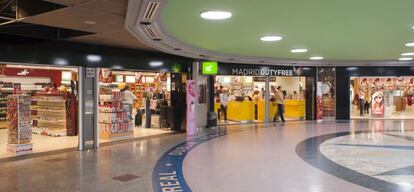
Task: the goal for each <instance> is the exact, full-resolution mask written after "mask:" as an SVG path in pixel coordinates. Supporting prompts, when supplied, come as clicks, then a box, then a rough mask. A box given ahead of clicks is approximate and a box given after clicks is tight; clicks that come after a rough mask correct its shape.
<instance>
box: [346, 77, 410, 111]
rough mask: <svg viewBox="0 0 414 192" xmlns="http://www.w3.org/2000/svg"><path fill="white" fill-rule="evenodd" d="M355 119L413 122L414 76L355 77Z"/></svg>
mask: <svg viewBox="0 0 414 192" xmlns="http://www.w3.org/2000/svg"><path fill="white" fill-rule="evenodd" d="M350 82H351V85H350V87H351V88H350V103H351V105H350V116H351V118H352V119H361V118H362V119H364V118H380V119H410V118H414V113H412V106H413V94H414V77H351V81H350Z"/></svg>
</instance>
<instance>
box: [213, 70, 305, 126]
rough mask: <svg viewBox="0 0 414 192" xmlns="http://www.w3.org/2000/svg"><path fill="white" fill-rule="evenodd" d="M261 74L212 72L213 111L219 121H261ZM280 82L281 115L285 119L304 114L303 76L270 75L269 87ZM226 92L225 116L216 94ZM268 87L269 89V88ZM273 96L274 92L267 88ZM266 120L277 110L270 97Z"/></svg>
mask: <svg viewBox="0 0 414 192" xmlns="http://www.w3.org/2000/svg"><path fill="white" fill-rule="evenodd" d="M265 80H266V78H265V77H253V76H252V77H249V76H216V82H215V94H214V96H215V99H214V101H215V111H216V112H217V113H218V116H219V123H247V122H264V121H265V116H266V114H265V108H266V102H265V94H266V91H265ZM278 86H281V87H282V89H281V90H280V93H281V94H282V95H283V98H284V99H285V102H284V109H285V110H284V111H285V113H284V117H285V118H286V120H299V119H304V118H305V108H306V107H305V90H304V87H305V77H271V78H270V87H275V88H276V87H278ZM224 91H226V92H227V93H228V99H227V106H226V109H227V110H226V112H227V113H226V116H227V119H226V118H225V114H224V111H223V110H224V109H223V108H222V107H221V103H222V102H221V101H220V100H221V98H220V96H219V95H220V94H221V93H223V92H224ZM269 91H270V90H269ZM270 94H271V98H274V92H270ZM269 107H270V114H269V117H270V120H273V117H275V115H276V113H277V104H276V101H275V100H274V99H273V100H272V101H271V104H270V106H269Z"/></svg>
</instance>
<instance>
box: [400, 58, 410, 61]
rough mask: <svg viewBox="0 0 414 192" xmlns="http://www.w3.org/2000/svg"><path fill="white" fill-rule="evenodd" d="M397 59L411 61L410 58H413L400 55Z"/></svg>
mask: <svg viewBox="0 0 414 192" xmlns="http://www.w3.org/2000/svg"><path fill="white" fill-rule="evenodd" d="M398 60H400V61H411V60H413V58H411V57H401V58H399V59H398Z"/></svg>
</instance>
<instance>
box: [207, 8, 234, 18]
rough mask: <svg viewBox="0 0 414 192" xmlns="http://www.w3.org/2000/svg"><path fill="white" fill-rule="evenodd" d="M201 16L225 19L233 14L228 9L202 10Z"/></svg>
mask: <svg viewBox="0 0 414 192" xmlns="http://www.w3.org/2000/svg"><path fill="white" fill-rule="evenodd" d="M200 16H201V18H203V19H209V20H223V19H229V18H230V17H231V16H232V14H231V13H230V12H228V11H220V10H209V11H203V12H201V14H200Z"/></svg>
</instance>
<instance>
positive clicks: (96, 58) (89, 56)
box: [86, 55, 102, 62]
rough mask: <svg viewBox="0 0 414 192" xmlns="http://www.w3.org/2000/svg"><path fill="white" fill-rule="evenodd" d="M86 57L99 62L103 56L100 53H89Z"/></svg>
mask: <svg viewBox="0 0 414 192" xmlns="http://www.w3.org/2000/svg"><path fill="white" fill-rule="evenodd" d="M86 59H87V60H88V61H90V62H99V61H102V57H101V56H99V55H88V56H86Z"/></svg>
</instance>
